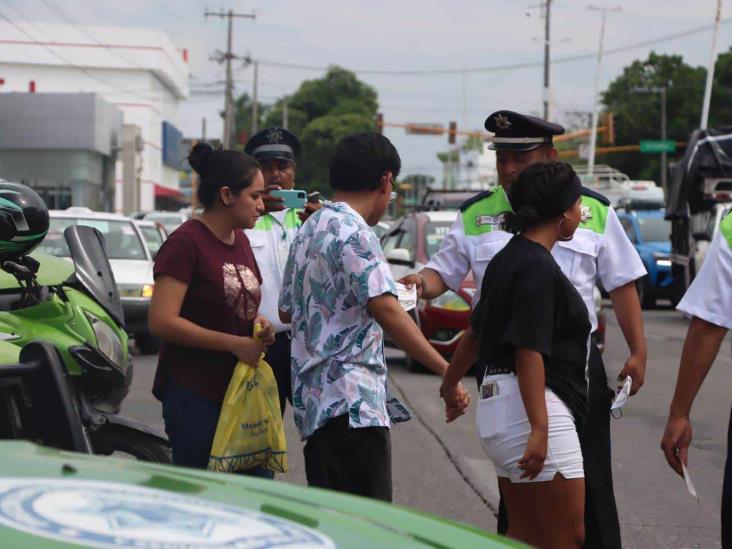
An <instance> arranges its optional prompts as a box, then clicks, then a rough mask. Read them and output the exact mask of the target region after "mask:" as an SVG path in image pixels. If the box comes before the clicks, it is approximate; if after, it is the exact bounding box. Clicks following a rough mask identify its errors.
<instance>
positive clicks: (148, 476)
mask: <svg viewBox="0 0 732 549" xmlns="http://www.w3.org/2000/svg"><path fill="white" fill-rule="evenodd" d="M0 471H2V473H0V539H2V541H3V546H4V547H23V548H27V549H32V548H40V547H43V548H53V547H69V546H84V547H149V548H172V547H176V548H181V547H240V548H244V547H247V548H255V547H256V548H265V547H278V548H281V547H293V548H294V547H297V548H334V547H369V548H372V547H394V546H400V547H471V548H472V547H487V548H490V547H518V545H516V544H513V543H512V542H510V541H509V540H505V539H502V538H499V537H498V536H494V535H491V534H488V533H486V532H483V531H481V530H478V529H475V528H472V527H469V526H464V525H461V524H457V523H454V522H451V521H448V520H445V519H441V518H437V517H433V516H429V515H425V514H422V513H418V512H415V511H410V510H407V509H405V508H402V507H398V506H395V505H388V504H385V503H380V502H375V501H371V500H367V499H364V498H358V497H354V496H349V495H345V494H339V493H335V492H329V491H325V490H317V489H312V488H305V487H299V486H292V485H288V484H285V483H282V482H276V481H268V480H262V479H256V478H250V477H243V476H239V475H230V474H219V473H210V472H206V471H198V470H194V469H186V468H178V467H171V466H165V465H155V464H148V463H141V462H134V461H127V460H117V459H114V458H107V457H95V456H89V455H84V454H75V453H71V452H60V451H57V450H52V449H49V448H45V447H41V446H37V445H34V444H31V443H28V442H21V441H5V442H0Z"/></svg>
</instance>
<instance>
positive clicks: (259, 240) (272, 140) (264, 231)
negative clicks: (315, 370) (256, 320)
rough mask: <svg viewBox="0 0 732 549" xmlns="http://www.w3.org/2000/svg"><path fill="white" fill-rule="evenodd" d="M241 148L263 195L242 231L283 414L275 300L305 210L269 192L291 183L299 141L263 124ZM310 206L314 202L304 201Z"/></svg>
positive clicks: (284, 359) (281, 343)
mask: <svg viewBox="0 0 732 549" xmlns="http://www.w3.org/2000/svg"><path fill="white" fill-rule="evenodd" d="M244 152H245V153H247V154H249V155H251V156H253V157H254V158H255V159H256V160H258V161H259V163H260V165H261V166H262V175H263V176H264V187H265V191H266V192H265V194H264V195H263V196H262V200H263V201H264V205H265V209H266V212H265V213H264V215H262V216H261V217H260V218H259V219H258V220H257V224H256V225H255V226H254V228H253V229H249V230H247V231H246V234H247V236H248V237H249V242H250V244H251V246H252V251H253V252H254V257H255V259H256V260H257V265H258V266H259V271H260V272H261V274H262V303H261V305H260V312H261V313H262V314H263V315H264V316H265V317H266V318H267V319H268V320H269V321H270V322H271V323H272V325H273V327H274V329H275V333H276V335H275V342H274V343H273V344H272V345H270V347H269V349H268V350H267V354H266V356H265V360H266V361H267V362H268V363H269V364H270V366H272V370H273V372H274V375H275V379H276V380H277V389H278V392H279V397H280V409H281V411H282V413H283V414H284V412H285V405H286V404H285V400H289V401H290V404H292V384H291V382H290V325H289V324H284V323H282V322H281V321H280V317H279V312H278V310H277V301H278V299H279V295H280V290H281V289H282V277H283V275H284V272H285V264H286V263H287V256H288V255H289V253H290V245H291V244H292V243H293V242H294V240H295V235H296V234H297V230H298V228H299V227H300V224H301V223H302V219H303V218H304V217H305V216H306V215H308V214H309V212H308V211H298V210H295V209H292V208H285V207H284V206H283V204H282V199H280V198H277V197H274V196H271V195H270V194H269V193H270V192H271V191H272V190H274V189H286V190H289V189H292V188H293V187H294V186H295V160H296V158H298V157H299V155H300V141H299V140H298V139H297V137H296V136H295V134H293V133H292V132H290V131H288V130H286V129H284V128H276V127H275V128H267V129H265V130H262V131H260V132H258V133H256V134H254V135H253V136H252V137H251V139H249V141H247V144H246V145H245V146H244ZM308 206H309V207H310V210H311V211H312V209H313V208H314V207H316V205H314V204H308Z"/></svg>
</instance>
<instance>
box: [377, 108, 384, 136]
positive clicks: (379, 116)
mask: <svg viewBox="0 0 732 549" xmlns="http://www.w3.org/2000/svg"><path fill="white" fill-rule="evenodd" d="M376 132H377V133H384V113H381V112H377V113H376Z"/></svg>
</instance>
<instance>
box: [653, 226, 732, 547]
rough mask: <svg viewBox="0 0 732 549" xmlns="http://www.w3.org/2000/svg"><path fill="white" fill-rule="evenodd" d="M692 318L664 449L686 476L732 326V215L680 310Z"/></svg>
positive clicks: (730, 435) (725, 503)
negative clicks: (704, 396) (700, 403)
mask: <svg viewBox="0 0 732 549" xmlns="http://www.w3.org/2000/svg"><path fill="white" fill-rule="evenodd" d="M676 308H677V309H678V310H679V311H681V312H683V313H685V314H687V315H688V316H690V317H691V323H690V324H689V331H688V332H687V334H686V341H685V342H684V350H683V351H682V353H681V363H680V366H679V375H678V379H677V381H676V391H675V392H674V396H673V400H672V401H671V406H670V410H669V417H668V423H667V424H666V431H665V432H664V435H663V440H662V441H661V448H662V449H663V453H664V454H665V456H666V461H668V464H669V465H670V466H671V468H672V469H673V470H674V471H676V472H677V473H678V474H679V475H681V476H683V474H684V473H683V468H682V464H683V466H684V467H685V466H687V465H688V464H689V446H690V445H691V440H692V431H691V420H690V419H689V414H690V413H691V406H692V405H693V404H694V399H695V398H696V395H697V393H698V392H699V388H700V387H701V385H702V383H703V382H704V378H705V377H706V375H707V373H708V372H709V370H710V369H711V367H712V364H713V363H714V359H715V358H716V357H717V353H718V352H719V347H720V345H721V344H722V340H723V339H724V336H725V335H727V331H728V330H729V329H730V328H732V215H729V214H728V215H727V217H725V218H724V219H723V220H722V223H721V224H720V226H719V231H718V232H717V235H716V236H715V237H714V240H713V241H712V244H711V246H710V247H709V251H708V252H707V256H706V259H705V260H704V264H703V265H702V268H701V269H700V270H699V273H698V274H697V275H696V278H694V282H692V283H691V285H690V286H689V289H688V290H687V291H686V295H684V297H683V299H682V300H681V302H680V303H679V304H678V306H677V307H676ZM731 448H732V417H731V418H730V423H729V427H728V430H727V462H726V464H725V467H724V482H723V484H722V547H732V459H730V449H731Z"/></svg>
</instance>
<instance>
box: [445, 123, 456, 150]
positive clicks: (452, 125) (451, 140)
mask: <svg viewBox="0 0 732 549" xmlns="http://www.w3.org/2000/svg"><path fill="white" fill-rule="evenodd" d="M456 137H457V122H450V129H449V130H448V132H447V142H448V143H449V144H450V145H454V144H455V138H456Z"/></svg>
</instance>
